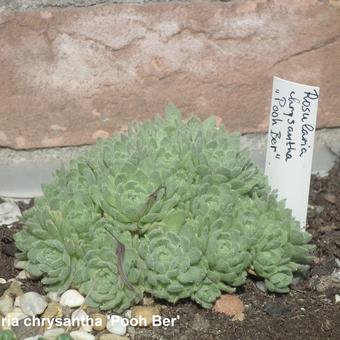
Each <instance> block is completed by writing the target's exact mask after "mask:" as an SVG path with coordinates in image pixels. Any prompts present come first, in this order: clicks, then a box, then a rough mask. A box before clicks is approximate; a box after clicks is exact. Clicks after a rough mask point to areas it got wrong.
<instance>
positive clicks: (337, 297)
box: [335, 294, 340, 303]
mask: <svg viewBox="0 0 340 340" xmlns="http://www.w3.org/2000/svg"><path fill="white" fill-rule="evenodd" d="M339 302H340V295H338V294H335V303H339Z"/></svg>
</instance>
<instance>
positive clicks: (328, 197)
mask: <svg viewBox="0 0 340 340" xmlns="http://www.w3.org/2000/svg"><path fill="white" fill-rule="evenodd" d="M323 197H324V199H325V200H326V201H328V202H329V203H332V204H335V203H336V196H335V195H334V194H332V193H330V192H328V193H326V194H324V195H323Z"/></svg>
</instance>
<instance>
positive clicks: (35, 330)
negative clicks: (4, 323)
mask: <svg viewBox="0 0 340 340" xmlns="http://www.w3.org/2000/svg"><path fill="white" fill-rule="evenodd" d="M27 319H29V318H27V316H26V317H25V319H21V320H20V321H19V322H18V324H14V325H12V330H13V332H14V333H15V335H16V336H17V338H18V339H23V338H28V337H35V336H37V335H38V334H42V329H41V327H40V325H38V324H35V325H34V324H33V320H32V319H30V320H29V321H30V324H31V325H28V324H27Z"/></svg>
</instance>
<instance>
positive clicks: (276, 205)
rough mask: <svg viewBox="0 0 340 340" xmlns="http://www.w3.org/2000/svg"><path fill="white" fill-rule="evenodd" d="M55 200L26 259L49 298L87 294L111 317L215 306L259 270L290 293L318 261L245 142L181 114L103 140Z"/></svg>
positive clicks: (70, 173)
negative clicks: (138, 310)
mask: <svg viewBox="0 0 340 340" xmlns="http://www.w3.org/2000/svg"><path fill="white" fill-rule="evenodd" d="M43 192H44V196H43V197H41V198H38V199H36V202H35V206H34V207H33V208H31V209H30V210H28V211H26V212H25V213H24V216H23V222H24V224H25V227H24V229H23V230H22V231H20V232H19V233H17V234H16V236H15V239H16V244H17V247H18V249H19V251H20V252H19V253H18V258H20V259H23V260H26V261H27V267H26V269H27V270H28V271H29V272H30V273H31V274H33V275H34V276H36V277H42V282H43V283H44V284H45V286H46V288H47V289H48V290H52V291H58V292H62V291H64V290H66V289H68V288H70V287H72V288H78V289H79V290H80V291H81V292H82V293H83V294H85V295H86V296H87V301H86V303H87V304H89V305H91V306H94V307H99V308H101V309H112V310H114V311H117V312H120V311H123V310H124V309H126V308H128V307H129V306H130V305H132V304H135V303H138V302H139V301H140V300H141V299H142V297H143V294H144V293H145V292H148V293H150V294H152V295H154V296H155V297H159V298H163V299H165V300H168V301H170V302H176V301H178V300H179V299H182V298H191V299H193V300H194V301H196V302H198V303H199V304H201V305H202V306H203V307H205V308H209V307H211V305H212V304H213V303H214V301H215V300H216V298H217V297H218V296H219V295H220V294H221V292H222V291H233V290H234V289H235V287H237V286H239V285H242V284H243V283H244V282H245V279H246V276H247V273H248V272H251V273H253V274H255V275H258V276H260V277H262V278H264V280H265V284H266V286H267V288H268V289H269V290H270V291H274V292H287V291H288V289H289V284H290V283H291V282H292V279H293V273H294V272H295V271H298V270H305V269H306V268H307V267H306V266H308V263H309V262H310V261H311V260H312V257H311V250H312V248H313V246H311V245H309V244H308V243H309V241H310V239H311V236H310V235H309V234H308V233H306V232H302V231H301V230H300V229H299V225H298V223H297V222H296V221H295V220H294V219H293V218H292V215H291V212H290V210H288V209H285V206H284V202H278V201H277V200H276V195H275V193H272V192H271V190H270V188H269V187H268V185H267V181H266V178H265V176H264V175H263V174H262V173H261V171H260V170H259V169H258V168H257V167H256V166H255V165H254V164H253V163H252V161H251V160H250V158H249V156H248V153H247V151H245V150H241V149H240V144H239V136H238V135H234V134H228V133H227V132H226V131H225V130H224V128H223V127H222V126H221V127H219V128H217V127H216V125H215V120H214V118H209V119H207V120H205V121H203V122H202V121H200V120H199V119H197V118H191V119H187V120H183V119H182V118H181V115H180V113H179V112H178V110H177V109H176V108H175V107H174V106H169V107H167V109H166V115H165V118H155V119H154V120H153V121H150V122H146V123H143V124H132V125H130V126H129V130H128V131H127V133H124V134H121V135H114V136H113V137H112V138H111V139H107V140H100V141H98V143H97V144H96V145H95V146H94V147H93V148H91V149H90V150H89V151H87V152H85V153H84V154H83V155H82V156H81V157H80V158H79V159H77V160H74V161H72V162H71V164H70V165H69V167H68V168H67V169H65V168H61V169H59V170H58V171H57V172H56V174H55V177H54V181H53V182H52V183H51V184H49V185H46V186H44V187H43Z"/></svg>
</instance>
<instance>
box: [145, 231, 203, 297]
mask: <svg viewBox="0 0 340 340" xmlns="http://www.w3.org/2000/svg"><path fill="white" fill-rule="evenodd" d="M139 253H140V255H141V257H142V258H143V260H144V261H145V264H146V267H147V274H146V281H145V287H146V291H147V292H150V293H152V294H153V295H154V296H156V297H158V298H162V299H166V300H167V301H170V302H176V301H178V300H179V299H182V298H185V297H190V296H191V294H193V293H194V292H195V291H196V290H197V289H198V287H199V286H200V284H201V282H202V281H203V280H204V278H205V277H206V273H207V265H206V262H205V261H204V258H203V253H202V240H200V239H199V238H197V237H196V236H195V235H194V234H193V233H192V234H191V235H190V233H188V232H187V231H186V230H185V228H183V229H182V230H181V231H180V232H177V233H176V232H175V231H165V230H163V229H162V228H157V229H154V230H152V231H150V232H148V233H147V234H146V235H145V237H144V238H143V239H142V240H141V241H140V247H139Z"/></svg>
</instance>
